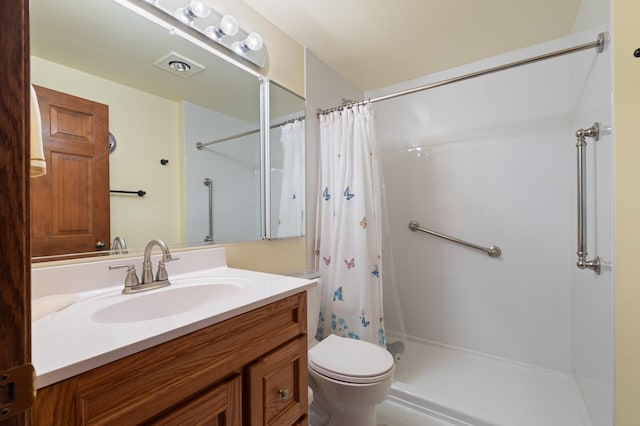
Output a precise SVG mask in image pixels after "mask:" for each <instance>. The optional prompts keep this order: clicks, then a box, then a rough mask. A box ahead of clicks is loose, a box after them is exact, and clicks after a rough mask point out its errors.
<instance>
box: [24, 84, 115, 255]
mask: <svg viewBox="0 0 640 426" xmlns="http://www.w3.org/2000/svg"><path fill="white" fill-rule="evenodd" d="M35 88H36V93H37V96H38V103H39V106H40V113H41V116H42V137H43V144H44V154H45V159H46V161H47V174H46V175H45V176H42V177H40V178H38V179H35V180H34V181H33V185H32V189H31V202H32V207H31V211H32V226H31V229H32V241H33V242H32V255H33V256H50V255H59V254H70V253H83V252H93V251H96V249H97V248H96V244H97V243H98V242H104V243H105V244H106V247H108V242H109V239H110V237H109V221H110V216H109V150H108V146H109V145H108V141H109V130H108V122H109V109H108V106H107V105H104V104H100V103H97V102H93V101H90V100H87V99H82V98H78V97H76V96H71V95H68V94H65V93H61V92H57V91H55V90H51V89H46V88H44V87H38V86H35Z"/></svg>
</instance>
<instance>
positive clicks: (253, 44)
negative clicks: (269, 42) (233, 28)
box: [231, 33, 262, 55]
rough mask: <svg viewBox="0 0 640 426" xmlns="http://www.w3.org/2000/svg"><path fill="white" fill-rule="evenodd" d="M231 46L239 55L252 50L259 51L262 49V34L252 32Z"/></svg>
mask: <svg viewBox="0 0 640 426" xmlns="http://www.w3.org/2000/svg"><path fill="white" fill-rule="evenodd" d="M231 48H232V49H233V50H234V51H235V52H236V53H237V54H239V55H244V54H245V53H247V52H249V51H250V50H251V51H254V52H257V51H258V50H260V49H262V36H261V35H260V34H258V33H250V34H249V35H248V36H247V38H245V39H244V40H242V41H236V42H234V43H233V45H232V46H231Z"/></svg>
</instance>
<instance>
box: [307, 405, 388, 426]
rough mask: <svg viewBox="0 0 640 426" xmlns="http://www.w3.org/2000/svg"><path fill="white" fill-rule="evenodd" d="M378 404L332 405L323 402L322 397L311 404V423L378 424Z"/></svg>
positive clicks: (331, 425) (326, 425)
mask: <svg viewBox="0 0 640 426" xmlns="http://www.w3.org/2000/svg"><path fill="white" fill-rule="evenodd" d="M376 405H377V404H374V405H365V406H363V405H361V406H358V407H353V406H349V405H342V404H339V405H336V404H333V405H332V406H331V411H329V409H328V404H326V403H325V405H323V404H322V402H321V398H320V399H318V398H316V400H315V401H314V402H313V403H312V404H311V405H310V406H309V425H310V426H376V425H377V415H376Z"/></svg>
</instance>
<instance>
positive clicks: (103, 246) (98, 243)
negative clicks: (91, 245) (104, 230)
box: [96, 241, 107, 250]
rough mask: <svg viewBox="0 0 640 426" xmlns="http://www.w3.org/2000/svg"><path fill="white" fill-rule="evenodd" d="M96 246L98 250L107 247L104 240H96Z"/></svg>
mask: <svg viewBox="0 0 640 426" xmlns="http://www.w3.org/2000/svg"><path fill="white" fill-rule="evenodd" d="M96 248H97V249H98V250H104V249H106V248H107V245H106V244H105V243H104V242H102V241H98V242H97V243H96Z"/></svg>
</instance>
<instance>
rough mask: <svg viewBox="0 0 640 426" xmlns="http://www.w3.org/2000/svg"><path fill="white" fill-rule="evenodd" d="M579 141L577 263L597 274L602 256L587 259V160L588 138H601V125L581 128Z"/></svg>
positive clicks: (577, 134)
mask: <svg viewBox="0 0 640 426" xmlns="http://www.w3.org/2000/svg"><path fill="white" fill-rule="evenodd" d="M576 137H577V138H578V143H577V144H576V147H577V148H578V158H577V165H578V251H577V253H576V254H577V255H578V262H576V265H577V266H578V268H580V269H593V272H595V273H596V275H600V258H599V257H598V256H596V257H594V258H593V259H592V260H587V194H586V187H587V172H586V160H587V153H586V148H587V141H586V138H587V137H589V138H593V140H594V141H597V140H598V139H600V125H599V124H598V123H594V124H593V126H591V127H590V128H588V129H579V130H578V131H577V132H576Z"/></svg>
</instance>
